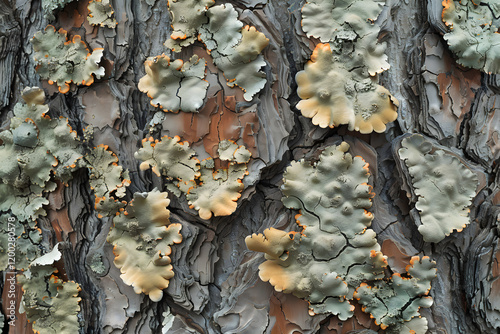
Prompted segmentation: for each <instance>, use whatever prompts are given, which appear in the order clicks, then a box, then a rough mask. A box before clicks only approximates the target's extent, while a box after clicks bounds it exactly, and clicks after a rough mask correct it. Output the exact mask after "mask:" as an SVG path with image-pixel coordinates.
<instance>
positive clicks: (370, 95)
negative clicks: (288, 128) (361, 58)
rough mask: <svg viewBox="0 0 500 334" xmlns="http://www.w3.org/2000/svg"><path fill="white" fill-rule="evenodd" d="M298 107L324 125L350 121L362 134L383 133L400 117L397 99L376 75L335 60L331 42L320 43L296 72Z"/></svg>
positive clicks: (314, 120) (330, 125)
mask: <svg viewBox="0 0 500 334" xmlns="http://www.w3.org/2000/svg"><path fill="white" fill-rule="evenodd" d="M296 81H297V85H298V88H297V94H298V95H299V97H300V98H301V99H302V100H301V101H300V102H299V103H298V104H297V109H299V110H300V111H301V112H302V115H304V116H305V117H308V118H312V122H313V124H315V125H319V126H320V127H322V128H325V127H336V126H339V125H342V124H347V125H348V128H349V130H356V131H360V132H361V133H370V132H372V131H375V132H383V131H385V128H386V124H387V123H389V122H392V121H394V120H395V119H396V117H397V112H396V110H397V105H398V102H397V100H396V99H395V98H393V97H392V96H391V94H390V93H389V91H388V90H387V89H385V88H384V87H382V86H380V85H378V84H377V83H376V80H375V78H371V77H368V76H363V75H359V73H357V72H356V70H353V71H349V70H348V69H347V68H346V67H345V66H343V64H342V63H341V62H338V61H335V57H334V54H333V53H332V50H331V48H330V45H329V44H318V45H317V46H316V48H315V49H314V52H313V54H312V56H311V60H310V61H309V62H308V63H307V64H306V65H305V67H304V70H303V71H300V72H298V73H297V75H296Z"/></svg>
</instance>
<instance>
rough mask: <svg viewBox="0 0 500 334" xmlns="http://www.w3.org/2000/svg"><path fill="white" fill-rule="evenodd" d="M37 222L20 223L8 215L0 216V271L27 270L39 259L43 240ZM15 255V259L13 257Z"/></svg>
mask: <svg viewBox="0 0 500 334" xmlns="http://www.w3.org/2000/svg"><path fill="white" fill-rule="evenodd" d="M40 232H41V231H40V229H38V228H36V226H35V222H33V221H31V222H30V223H28V222H19V221H18V220H17V219H15V218H14V217H12V216H10V215H8V214H1V215H0V271H4V270H9V271H13V270H26V269H27V268H28V266H29V264H30V263H31V261H33V260H35V259H36V258H37V257H39V256H40V255H41V254H40V249H39V244H40V242H41V240H42V235H41V233H40ZM12 253H14V257H12Z"/></svg>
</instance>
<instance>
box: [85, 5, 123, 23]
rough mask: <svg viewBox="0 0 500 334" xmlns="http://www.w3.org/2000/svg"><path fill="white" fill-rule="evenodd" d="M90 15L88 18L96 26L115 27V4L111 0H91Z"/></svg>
mask: <svg viewBox="0 0 500 334" xmlns="http://www.w3.org/2000/svg"><path fill="white" fill-rule="evenodd" d="M87 8H88V10H89V15H88V16H87V19H88V21H89V23H90V24H92V25H94V26H101V27H108V28H114V27H116V24H117V23H116V20H115V18H114V15H113V14H114V12H115V11H114V10H113V6H111V3H110V0H91V1H90V2H89V5H88V7H87Z"/></svg>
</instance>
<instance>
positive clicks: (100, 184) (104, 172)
mask: <svg viewBox="0 0 500 334" xmlns="http://www.w3.org/2000/svg"><path fill="white" fill-rule="evenodd" d="M84 160H85V162H86V165H87V167H88V168H89V174H90V175H89V183H90V187H91V188H92V190H93V191H94V196H95V209H96V211H97V212H98V217H99V218H102V217H103V216H113V215H115V214H116V212H117V211H118V210H119V209H120V208H123V207H124V206H125V204H126V203H125V202H124V201H123V200H122V199H123V197H124V196H125V193H126V187H128V186H129V185H130V178H129V173H128V170H124V169H123V167H122V166H120V165H118V157H117V156H116V155H115V154H114V153H113V152H111V151H110V150H109V149H108V146H105V145H99V146H97V147H95V148H94V149H93V150H92V151H91V152H90V154H87V155H86V156H85V157H84Z"/></svg>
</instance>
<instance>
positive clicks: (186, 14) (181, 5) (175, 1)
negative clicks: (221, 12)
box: [165, 0, 215, 52]
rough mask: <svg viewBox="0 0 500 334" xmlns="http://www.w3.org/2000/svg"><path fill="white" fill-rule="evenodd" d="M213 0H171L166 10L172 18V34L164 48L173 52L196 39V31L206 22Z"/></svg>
mask: <svg viewBox="0 0 500 334" xmlns="http://www.w3.org/2000/svg"><path fill="white" fill-rule="evenodd" d="M214 4H215V1H214V0H201V1H200V0H171V1H169V2H168V10H169V11H170V15H171V16H172V28H173V31H172V34H171V35H170V38H169V39H168V40H167V41H166V42H165V46H166V47H168V48H169V49H171V50H172V51H174V52H179V51H180V50H181V48H182V47H186V46H189V45H191V44H193V43H194V41H195V40H197V39H198V29H200V27H201V26H202V25H203V24H205V23H207V22H208V17H207V16H206V12H207V10H208V8H209V7H211V6H212V5H214Z"/></svg>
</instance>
